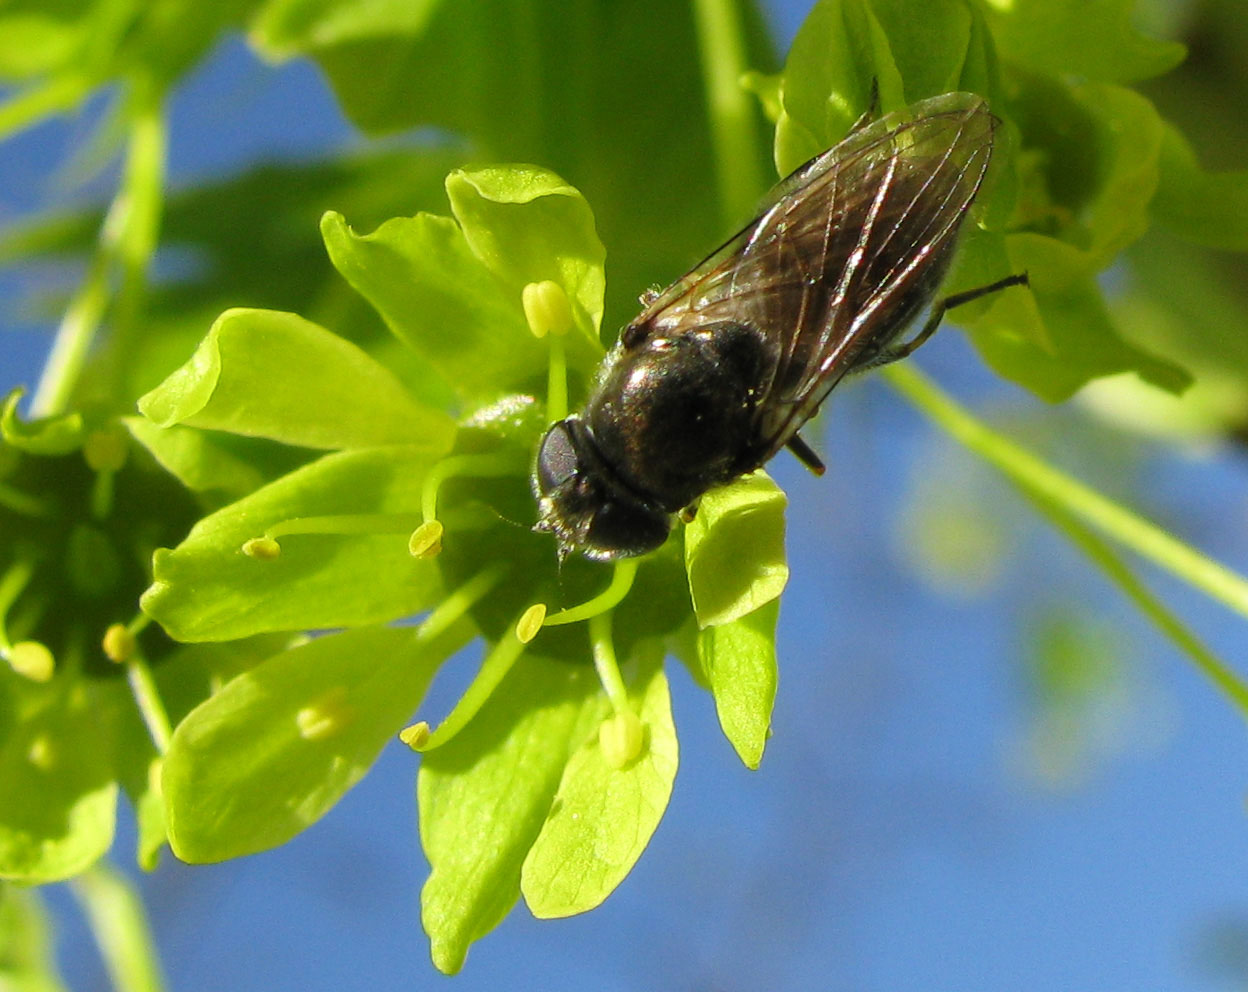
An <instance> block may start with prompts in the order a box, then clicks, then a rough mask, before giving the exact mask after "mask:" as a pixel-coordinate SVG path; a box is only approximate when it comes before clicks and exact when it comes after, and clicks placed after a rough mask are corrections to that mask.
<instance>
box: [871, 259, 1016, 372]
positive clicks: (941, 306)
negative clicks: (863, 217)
mask: <svg viewBox="0 0 1248 992" xmlns="http://www.w3.org/2000/svg"><path fill="white" fill-rule="evenodd" d="M1029 285H1031V283H1030V281H1029V280H1028V278H1027V273H1026V272H1017V273H1015V274H1014V275H1012V276H1006V277H1005V278H1004V279H998V280H997V281H996V282H993V283H989V284H988V285H987V286H980V287H978V288H977V289H968V290H966V291H965V292H963V293H954V294H953V295H952V296H946V297H945V298H944V299H943V300H939V301H937V302H936V303H935V304H934V305H933V306H932V312H931V313H930V314H928V317H927V322H926V323H925V324H924V325H923V327H922V329H921V330H920V331H919V333H918V334H916V335H915V336H914V337H912V338H911V339H910V340H909V341H905V342H903V343H902V344H899V345H897V346H896V347H895V348H889V349H888V350H887V351H882V352H880V354H879V355H878V356H877V357H876V358H874V359H873V360H872V361H871V362H869V363H868V364H867V365H863V366H857V367H855V369H854V371H855V372H858V371H861V369H863V368H870V367H871V366H872V365H887V364H888V363H889V362H895V361H897V360H898V359H899V358H905V357H906V356H908V355H911V354H913V353H914V351H915V349H917V348H918V347H919V345H921V344H922V343H923V342H924V341H926V340H927V339H928V338H930V337H931V336H932V335H933V334H935V333H936V328H938V327H939V326H940V322H941V321H942V320H944V319H945V311H946V310H952V309H953V308H954V307H960V306H961V305H962V304H963V303H970V302H971V300H978V299H979V298H980V297H981V296H987V295H988V294H989V293H999V292H1000V291H1001V290H1003V289H1009V288H1010V287H1011V286H1029Z"/></svg>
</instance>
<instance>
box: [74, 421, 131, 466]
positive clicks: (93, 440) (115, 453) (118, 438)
mask: <svg viewBox="0 0 1248 992" xmlns="http://www.w3.org/2000/svg"><path fill="white" fill-rule="evenodd" d="M128 453H129V447H128V445H127V443H126V436H125V434H123V433H122V432H121V431H119V430H103V431H92V432H91V433H90V434H88V435H87V439H86V440H85V441H84V442H83V445H82V457H83V458H84V459H86V462H87V465H88V466H89V467H90V469H91V471H92V472H117V471H120V470H121V467H122V466H123V465H125V464H126V455H127V454H128Z"/></svg>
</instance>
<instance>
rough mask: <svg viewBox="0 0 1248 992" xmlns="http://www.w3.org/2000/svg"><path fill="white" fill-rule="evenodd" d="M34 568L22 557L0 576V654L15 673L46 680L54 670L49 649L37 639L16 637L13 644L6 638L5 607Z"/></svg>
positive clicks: (10, 604)
mask: <svg viewBox="0 0 1248 992" xmlns="http://www.w3.org/2000/svg"><path fill="white" fill-rule="evenodd" d="M34 570H35V563H34V562H33V561H31V560H30V559H29V558H22V559H19V560H18V561H16V562H14V563H13V564H12V565H10V566H9V569H8V571H7V572H5V573H4V576H3V577H2V578H0V658H2V659H3V660H4V661H6V662H8V664H9V667H10V668H12V669H13V671H15V672H16V673H17V674H18V675H21V676H23V677H24V678H28V679H30V680H31V681H32V682H47V681H48V680H50V679H51V678H52V675H53V672H54V671H55V670H56V659H55V658H54V657H53V655H52V652H51V651H49V650H48V648H47V647H46V646H45V645H43V644H40V643H39V642H38V641H18V642H17V643H16V644H14V643H13V642H12V641H11V640H10V639H9V631H8V627H7V624H6V619H7V616H8V612H9V607H11V606H12V605H13V604H14V603H15V602H16V601H17V597H18V596H20V595H21V594H22V590H23V589H25V588H26V585H27V583H28V582H30V577H31V575H32V574H33V573H34Z"/></svg>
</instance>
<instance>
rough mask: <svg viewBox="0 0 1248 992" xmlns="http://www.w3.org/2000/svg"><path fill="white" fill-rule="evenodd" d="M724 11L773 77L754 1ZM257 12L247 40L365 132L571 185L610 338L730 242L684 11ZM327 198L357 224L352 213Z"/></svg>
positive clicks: (302, 6)
mask: <svg viewBox="0 0 1248 992" xmlns="http://www.w3.org/2000/svg"><path fill="white" fill-rule="evenodd" d="M722 6H723V8H724V13H725V16H727V17H731V18H733V19H734V20H735V21H736V22H737V23H738V24H739V25H740V26H741V33H742V35H743V39H742V40H743V42H744V44H743V47H744V49H745V53H744V54H745V58H746V61H747V63H748V64H749V65H751V66H753V67H754V68H757V69H760V70H762V71H772V70H774V68H775V66H774V59H775V55H774V52H773V47H774V46H773V44H772V42H771V40H770V38H769V33H768V31H767V30H766V26H765V24H764V22H763V18H762V17H761V14H760V11H759V10H758V8H757V5H756V4H755V3H753V2H752V0H726V2H725V3H724V4H723V5H722ZM270 13H274V16H273V17H272V18H269V17H268V16H267V15H268V14H270ZM265 15H266V16H265V17H262V18H261V19H260V20H259V21H258V22H257V27H256V37H257V40H258V43H260V44H262V45H264V46H265V47H267V48H268V49H269V50H271V51H275V52H276V53H277V54H280V55H283V56H288V55H293V54H304V55H308V56H310V57H311V58H314V59H315V60H316V61H317V62H318V64H319V65H320V66H321V68H322V69H323V70H324V72H325V74H326V77H327V78H328V80H329V83H330V85H331V86H332V87H333V89H334V93H335V95H336V96H337V98H338V101H339V103H340V105H341V106H342V108H343V112H344V113H345V114H346V115H347V116H348V117H349V118H350V119H351V121H352V122H353V123H354V124H355V125H356V126H357V127H360V128H361V129H363V130H364V131H366V132H371V133H378V132H396V131H406V130H409V129H412V128H426V129H432V130H436V131H437V132H438V133H441V134H449V135H453V136H457V137H459V138H462V139H463V140H464V142H465V144H467V145H468V147H469V148H470V149H471V154H472V158H473V159H474V161H476V162H490V161H492V162H539V163H541V164H542V165H543V166H545V167H547V168H550V169H553V170H554V171H555V172H557V173H558V174H559V175H561V176H564V177H565V178H566V179H567V180H568V181H569V182H572V183H573V184H574V185H576V187H577V188H578V189H580V190H581V191H582V192H583V193H584V194H585V196H586V198H587V199H588V200H589V202H590V203H592V204H593V205H594V215H595V219H596V222H597V226H598V231H599V233H600V235H601V236H602V240H603V241H604V242H605V243H606V244H607V245H609V246H610V250H611V280H610V283H609V285H608V287H607V294H608V304H607V312H608V313H609V314H611V316H610V317H609V318H608V323H609V324H610V326H612V327H615V326H619V325H620V324H622V323H623V322H624V321H625V320H626V319H627V317H628V315H629V314H631V313H635V312H636V299H637V294H638V293H639V292H641V291H642V290H643V289H645V288H646V287H648V286H652V285H655V284H664V283H666V282H669V281H670V280H671V279H672V278H674V277H675V276H677V275H679V274H680V273H681V272H683V271H684V270H685V269H686V268H688V266H689V264H690V263H691V262H692V261H695V260H696V259H697V258H699V257H701V254H705V253H706V251H707V250H708V249H709V248H710V247H712V246H713V245H714V244H716V238H721V239H722V237H723V236H724V235H725V234H727V233H729V232H728V231H727V230H725V229H724V226H723V220H724V219H723V218H721V217H720V215H719V204H718V202H717V198H716V184H715V183H714V182H711V181H709V179H708V177H710V176H711V175H712V169H713V168H714V164H713V156H712V152H711V138H710V126H709V124H708V120H707V113H706V110H705V106H706V99H705V89H704V78H703V64H704V58H703V54H704V53H702V52H701V51H700V49H699V34H698V31H697V28H696V25H695V20H694V16H693V10H692V8H691V6H690V5H687V4H676V5H673V4H672V3H671V2H670V0H631V2H630V5H629V8H628V16H627V17H621V16H620V9H619V6H618V3H616V2H615V0H584V2H578V3H576V4H573V5H568V4H567V3H566V2H564V0H532V2H526V3H525V4H523V5H519V6H518V5H516V4H515V3H512V2H510V0H478V2H475V3H473V4H470V5H467V6H465V5H464V4H459V3H448V2H434V0H425V2H421V3H415V4H413V3H405V2H402V0H399V2H394V0H386V2H370V3H367V4H352V5H348V6H340V5H339V4H337V3H326V2H322V0H284V2H280V3H275V2H273V0H270V3H268V4H266V7H265ZM660 25H661V29H659V28H658V26H660ZM642 50H644V51H645V52H646V59H645V66H644V68H642V67H640V66H639V63H638V52H639V51H642ZM760 151H761V150H760ZM759 158H760V162H759V164H760V165H761V164H762V162H761V160H762V156H761V154H760V156H759ZM324 202H327V203H330V204H333V205H334V206H335V207H336V208H337V209H339V210H341V211H343V212H344V213H345V214H346V215H347V216H348V217H351V218H352V221H353V223H355V224H356V225H357V227H360V229H361V230H363V229H366V227H365V226H363V225H365V223H366V222H365V221H364V219H362V218H360V217H359V214H358V212H356V211H351V210H348V209H347V208H346V207H345V206H343V205H341V204H339V203H338V202H336V201H334V200H326V201H324ZM413 210H414V208H412V207H408V208H405V209H404V210H403V211H402V212H404V213H410V212H413ZM738 219H739V220H740V221H742V222H744V221H745V220H747V219H748V218H746V217H741V218H738ZM660 235H661V236H660ZM281 305H283V306H285V305H286V304H281Z"/></svg>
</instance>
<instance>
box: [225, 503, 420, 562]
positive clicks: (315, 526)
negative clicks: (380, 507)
mask: <svg viewBox="0 0 1248 992" xmlns="http://www.w3.org/2000/svg"><path fill="white" fill-rule="evenodd" d="M419 522H420V521H419V519H418V518H417V517H416V516H415V515H414V514H410V513H332V514H328V515H326V516H319V517H292V518H291V519H289V520H281V521H278V522H277V523H275V524H272V525H271V526H269V527H267V528H265V531H264V534H263V535H261V536H260V537H253V538H252V539H251V540H249V541H244V542H243V546H242V552H243V554H245V555H247V557H249V558H255V559H257V560H260V561H271V560H272V559H274V558H277V557H278V556H279V555H280V554H281V553H282V547H281V545H280V544H279V543H278V541H277V539H278V538H279V537H294V536H296V535H299V536H307V535H314V534H320V535H329V536H335V537H345V536H348V535H353V534H410V533H411V532H412V530H413V529H414V528H415V527H416V526H417V524H418V523H419Z"/></svg>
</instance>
